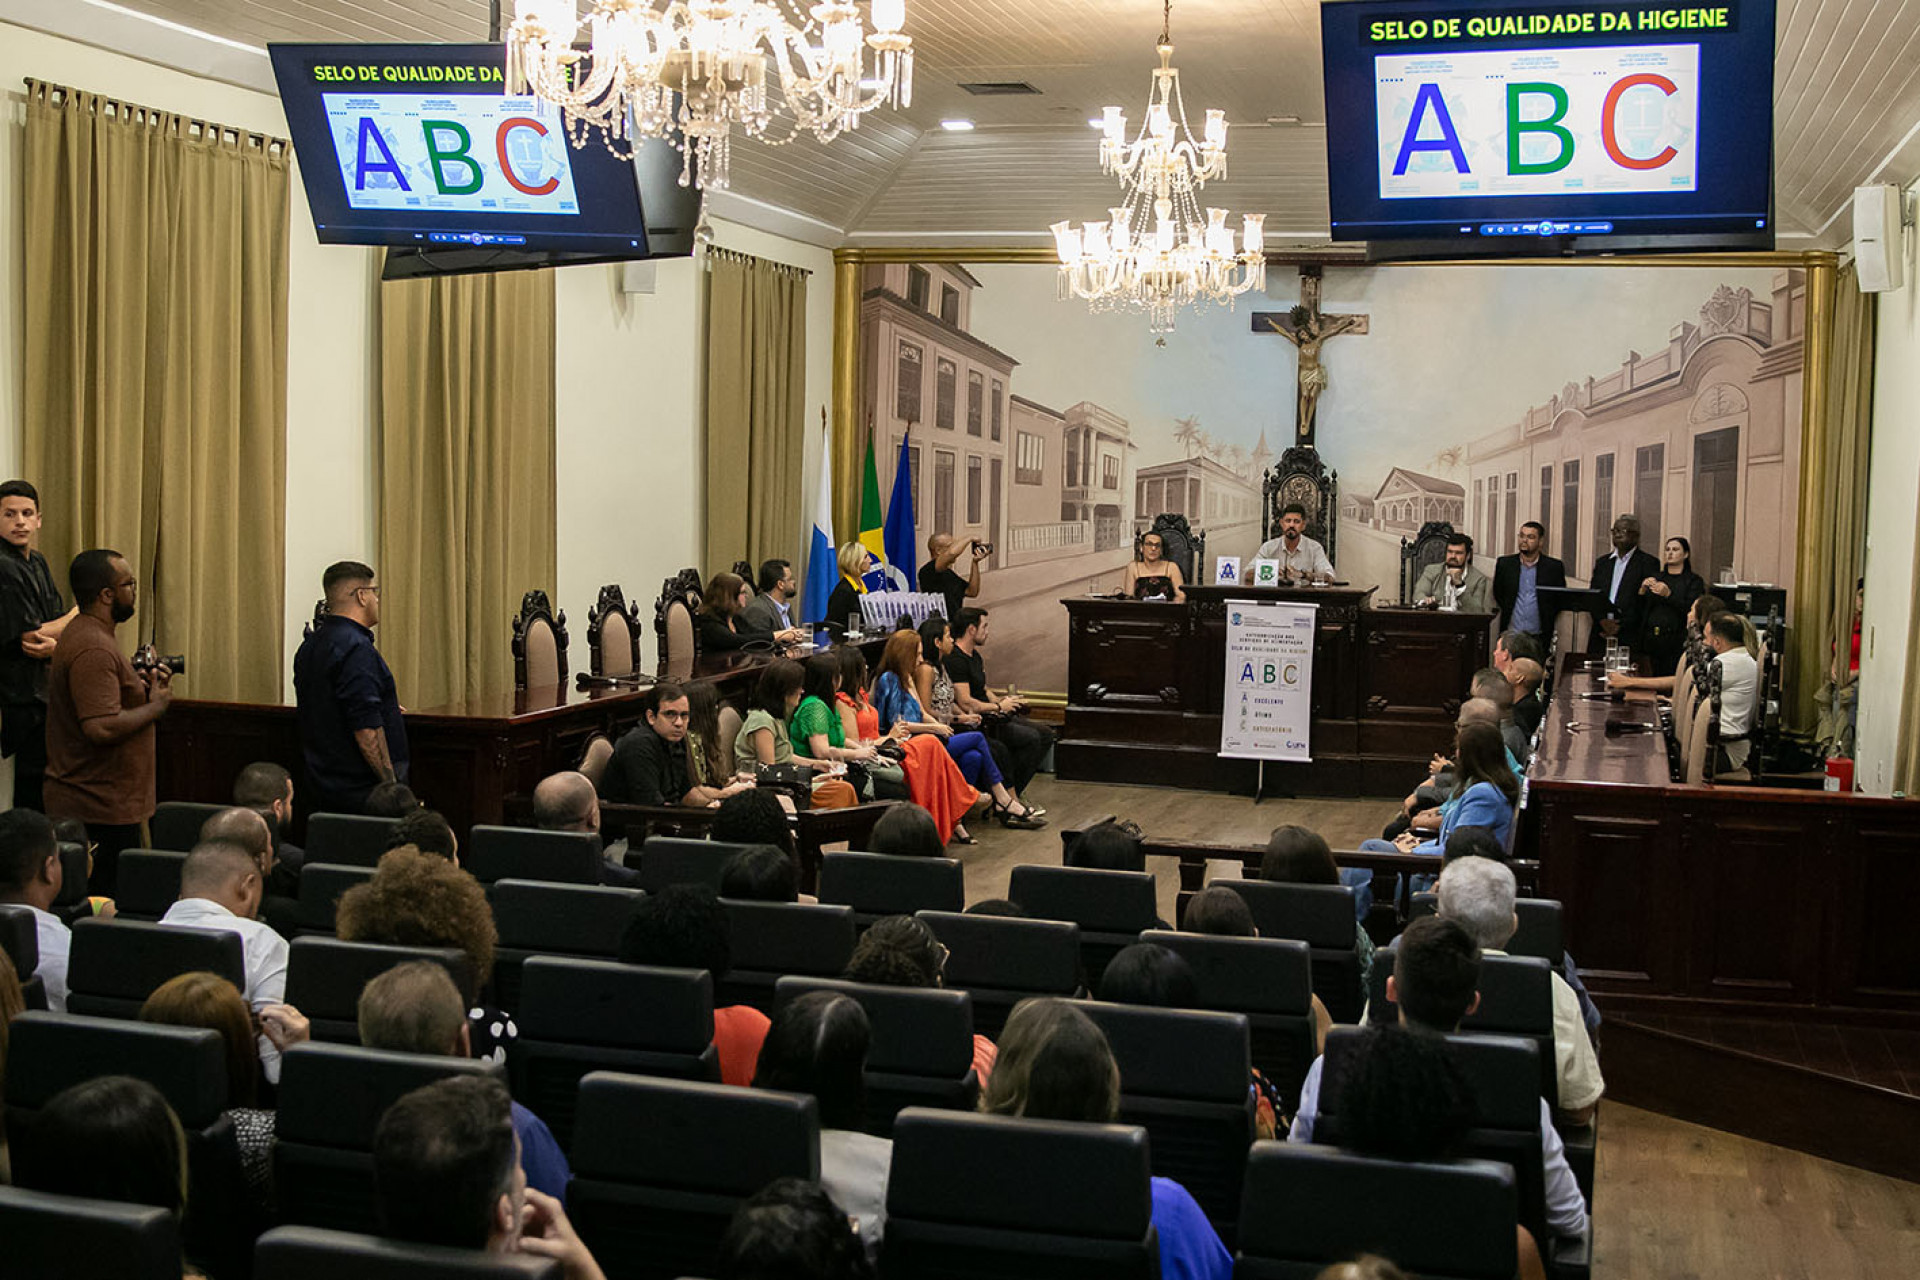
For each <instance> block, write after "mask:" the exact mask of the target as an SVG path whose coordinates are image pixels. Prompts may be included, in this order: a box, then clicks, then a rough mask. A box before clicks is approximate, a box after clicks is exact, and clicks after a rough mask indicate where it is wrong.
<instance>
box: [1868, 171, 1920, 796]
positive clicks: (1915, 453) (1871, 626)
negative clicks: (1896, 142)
mask: <svg viewBox="0 0 1920 1280" xmlns="http://www.w3.org/2000/svg"><path fill="white" fill-rule="evenodd" d="M1908 190H1909V192H1910V193H1914V194H1909V196H1908V197H1907V198H1908V199H1909V200H1910V201H1911V200H1914V199H1916V198H1920V183H1916V184H1914V186H1912V187H1909V188H1908ZM1904 251H1905V254H1906V261H1907V271H1906V280H1907V283H1906V287H1905V288H1903V289H1901V290H1899V291H1898V292H1895V293H1883V294H1881V295H1880V298H1879V336H1878V339H1877V349H1876V352H1875V359H1874V375H1873V455H1872V462H1871V469H1870V472H1869V477H1868V489H1867V572H1866V578H1867V602H1866V613H1865V617H1864V619H1863V624H1862V629H1861V637H1860V690H1859V693H1860V731H1859V739H1858V743H1857V745H1856V747H1855V762H1854V777H1855V785H1856V786H1858V787H1859V788H1860V789H1861V790H1863V791H1871V792H1873V793H1874V794H1876V795H1885V794H1887V792H1888V791H1889V790H1890V789H1891V787H1892V779H1893V761H1894V754H1895V752H1896V750H1897V749H1898V746H1899V728H1900V707H1901V704H1902V703H1903V702H1904V701H1905V698H1904V696H1903V692H1904V691H1903V690H1902V688H1901V679H1902V677H1903V675H1904V674H1905V671H1906V662H1907V649H1908V647H1909V646H1910V645H1912V644H1913V643H1915V641H1916V637H1915V635H1914V632H1913V612H1914V598H1913V574H1914V565H1915V559H1916V557H1917V556H1920V547H1916V545H1915V517H1914V494H1915V493H1916V492H1920V279H1917V278H1916V276H1915V272H1916V269H1920V253H1916V250H1915V231H1914V228H1912V227H1909V228H1907V232H1906V237H1905V240H1904Z"/></svg>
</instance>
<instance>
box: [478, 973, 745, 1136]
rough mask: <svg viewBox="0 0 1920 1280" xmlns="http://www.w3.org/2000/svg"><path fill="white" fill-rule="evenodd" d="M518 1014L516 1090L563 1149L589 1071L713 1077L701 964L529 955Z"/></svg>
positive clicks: (715, 1061) (716, 1069)
mask: <svg viewBox="0 0 1920 1280" xmlns="http://www.w3.org/2000/svg"><path fill="white" fill-rule="evenodd" d="M517 1018H518V1022H519V1026H520V1036H519V1038H518V1039H517V1040H515V1041H514V1042H513V1044H512V1045H510V1046H509V1047H508V1049H507V1063H508V1067H509V1069H510V1070H511V1072H512V1075H513V1092H514V1096H515V1097H516V1098H518V1099H519V1100H520V1102H521V1103H522V1104H524V1105H525V1106H527V1107H528V1108H530V1109H531V1110H532V1111H533V1113H534V1114H535V1115H537V1116H539V1117H540V1118H541V1119H542V1120H545V1121H546V1122H547V1126H548V1127H549V1128H551V1129H552V1130H553V1134H554V1137H555V1138H556V1139H558V1140H559V1142H560V1144H561V1146H563V1147H564V1146H566V1145H567V1144H568V1143H569V1142H570V1141H571V1139H572V1137H573V1123H574V1103H575V1097H576V1095H577V1093H578V1092H579V1087H580V1078H581V1077H582V1076H584V1075H586V1074H587V1073H589V1072H592V1071H623V1072H626V1073H628V1074H631V1075H645V1076H667V1077H671V1078H674V1079H681V1080H718V1079H719V1078H720V1058H719V1054H718V1052H717V1051H716V1050H715V1049H714V1047H713V983H712V980H711V979H710V978H709V977H708V976H707V974H706V971H705V970H702V969H656V968H652V967H649V966H646V965H634V964H619V963H616V962H614V961H611V960H581V959H570V958H567V957H563V956H534V957H533V958H531V959H529V960H528V961H527V962H526V966H525V968H524V969H523V970H522V972H521V982H520V1004H519V1008H518V1010H517Z"/></svg>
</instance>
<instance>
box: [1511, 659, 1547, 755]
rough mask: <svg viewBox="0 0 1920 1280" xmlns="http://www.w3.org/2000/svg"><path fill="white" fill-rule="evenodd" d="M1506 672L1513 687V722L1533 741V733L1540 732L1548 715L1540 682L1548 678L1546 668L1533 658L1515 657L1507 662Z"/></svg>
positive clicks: (1530, 741) (1528, 739)
mask: <svg viewBox="0 0 1920 1280" xmlns="http://www.w3.org/2000/svg"><path fill="white" fill-rule="evenodd" d="M1506 674H1507V683H1508V684H1509V685H1511V686H1512V687H1513V722H1514V724H1516V725H1518V726H1519V727H1520V732H1521V733H1524V734H1526V735H1527V741H1528V743H1532V741H1533V735H1534V734H1535V733H1537V732H1539V729H1540V722H1541V721H1542V720H1544V719H1545V718H1546V715H1547V704H1546V703H1545V702H1543V701H1541V699H1540V682H1541V680H1543V679H1545V678H1546V668H1545V667H1543V666H1541V665H1540V664H1539V663H1537V662H1535V661H1534V660H1533V659H1532V658H1515V659H1514V660H1513V661H1512V662H1509V663H1508V664H1507V672H1506Z"/></svg>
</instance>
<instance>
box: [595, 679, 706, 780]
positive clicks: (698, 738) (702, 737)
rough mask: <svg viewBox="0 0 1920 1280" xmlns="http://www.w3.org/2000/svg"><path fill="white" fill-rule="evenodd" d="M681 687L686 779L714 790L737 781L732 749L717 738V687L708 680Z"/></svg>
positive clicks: (696, 681)
mask: <svg viewBox="0 0 1920 1280" xmlns="http://www.w3.org/2000/svg"><path fill="white" fill-rule="evenodd" d="M680 688H681V690H682V691H683V692H684V693H685V694H686V695H687V781H688V782H689V783H691V784H692V785H693V786H695V787H706V788H709V789H710V790H712V791H715V792H717V791H719V790H720V789H721V788H722V787H726V786H730V785H731V784H732V783H733V782H735V781H736V777H735V775H734V771H733V750H732V748H731V747H730V746H729V745H728V744H727V743H724V742H722V741H721V740H720V708H721V705H722V703H721V701H720V691H719V689H718V688H717V687H716V686H715V685H714V683H713V681H711V680H695V681H693V682H692V683H691V684H683V685H681V686H680ZM608 799H612V797H611V796H609V797H608Z"/></svg>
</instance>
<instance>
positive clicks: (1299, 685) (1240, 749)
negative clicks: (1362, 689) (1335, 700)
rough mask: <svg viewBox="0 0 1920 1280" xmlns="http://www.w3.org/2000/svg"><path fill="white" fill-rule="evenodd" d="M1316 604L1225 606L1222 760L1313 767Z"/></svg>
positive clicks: (1240, 603)
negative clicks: (1310, 729)
mask: <svg viewBox="0 0 1920 1280" xmlns="http://www.w3.org/2000/svg"><path fill="white" fill-rule="evenodd" d="M1319 608H1320V606H1318V605H1315V604H1295V603H1292V602H1280V601H1264V600H1260V601H1256V600H1229V601H1227V657H1226V681H1225V690H1224V702H1223V705H1222V706H1221V708H1220V712H1221V714H1220V754H1221V755H1223V756H1231V757H1234V758H1236V759H1244V760H1292V761H1308V760H1311V759H1313V751H1312V743H1311V742H1310V740H1309V738H1308V734H1307V727H1308V725H1309V724H1310V723H1311V722H1312V719H1313V639H1314V634H1315V632H1316V630H1317V628H1318V625H1319V619H1318V614H1319Z"/></svg>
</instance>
